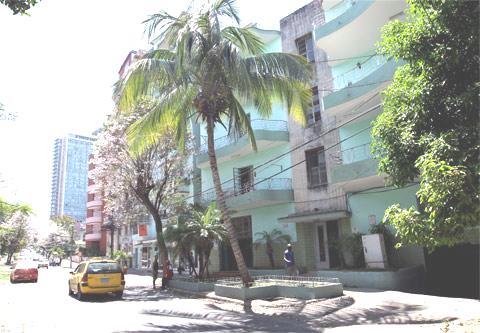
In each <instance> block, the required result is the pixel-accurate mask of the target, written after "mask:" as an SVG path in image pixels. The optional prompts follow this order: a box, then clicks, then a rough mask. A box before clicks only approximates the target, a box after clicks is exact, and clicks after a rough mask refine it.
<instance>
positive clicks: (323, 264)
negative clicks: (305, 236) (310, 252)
mask: <svg viewBox="0 0 480 333" xmlns="http://www.w3.org/2000/svg"><path fill="white" fill-rule="evenodd" d="M315 235H316V237H315V243H316V246H315V248H316V254H317V256H316V257H317V263H316V264H317V265H316V266H317V269H326V268H330V264H329V254H328V238H327V224H326V222H318V223H317V224H316V225H315Z"/></svg>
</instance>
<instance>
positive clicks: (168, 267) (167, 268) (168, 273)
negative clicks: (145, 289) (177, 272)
mask: <svg viewBox="0 0 480 333" xmlns="http://www.w3.org/2000/svg"><path fill="white" fill-rule="evenodd" d="M172 277H173V266H172V264H171V263H170V260H168V259H167V260H166V261H165V263H164V264H163V276H162V288H161V289H162V290H165V289H167V283H168V281H169V280H171V279H172Z"/></svg>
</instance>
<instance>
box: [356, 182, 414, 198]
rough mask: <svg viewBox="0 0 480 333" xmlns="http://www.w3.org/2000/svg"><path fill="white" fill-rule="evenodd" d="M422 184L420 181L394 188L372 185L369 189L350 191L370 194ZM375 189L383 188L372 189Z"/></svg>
mask: <svg viewBox="0 0 480 333" xmlns="http://www.w3.org/2000/svg"><path fill="white" fill-rule="evenodd" d="M418 184H420V182H413V183H410V184H408V185H405V186H403V187H393V188H385V187H384V186H378V187H372V188H369V189H367V190H362V191H357V192H350V195H357V194H370V193H383V192H391V191H397V190H402V189H404V188H409V187H412V186H415V185H418ZM375 189H383V190H380V191H372V190H375Z"/></svg>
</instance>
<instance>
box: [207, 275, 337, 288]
mask: <svg viewBox="0 0 480 333" xmlns="http://www.w3.org/2000/svg"><path fill="white" fill-rule="evenodd" d="M254 280H255V281H254V284H255V283H258V284H263V283H265V284H270V283H271V284H275V285H283V286H307V287H316V286H321V285H326V284H331V283H340V280H339V279H338V278H327V277H320V276H291V275H257V276H254ZM216 283H217V284H220V285H224V286H239V287H240V286H242V285H243V283H242V279H241V278H240V277H232V278H223V279H220V280H217V281H216Z"/></svg>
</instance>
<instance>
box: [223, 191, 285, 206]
mask: <svg viewBox="0 0 480 333" xmlns="http://www.w3.org/2000/svg"><path fill="white" fill-rule="evenodd" d="M292 201H293V190H255V191H251V192H247V193H244V194H240V195H237V196H235V197H230V198H228V199H227V200H226V203H227V207H228V208H230V209H231V210H234V211H241V210H246V209H253V208H258V207H266V206H273V205H279V204H284V203H288V202H292Z"/></svg>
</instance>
